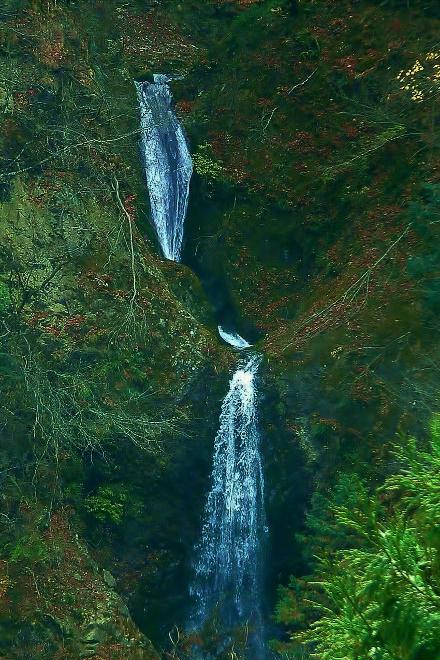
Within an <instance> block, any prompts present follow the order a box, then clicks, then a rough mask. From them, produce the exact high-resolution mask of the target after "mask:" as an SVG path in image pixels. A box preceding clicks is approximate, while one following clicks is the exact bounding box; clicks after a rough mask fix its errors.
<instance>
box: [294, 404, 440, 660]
mask: <svg viewBox="0 0 440 660" xmlns="http://www.w3.org/2000/svg"><path fill="white" fill-rule="evenodd" d="M394 454H395V458H396V460H397V461H398V462H399V464H400V466H401V468H400V470H399V472H398V473H397V474H395V475H392V476H390V477H389V478H388V479H387V480H386V481H385V484H384V485H383V486H382V487H381V488H379V489H377V490H376V492H375V493H374V494H373V495H372V496H371V495H368V491H367V489H359V488H357V491H356V492H357V496H358V501H357V502H356V503H353V501H350V503H349V506H348V505H339V504H336V503H333V504H332V505H331V509H330V511H331V514H332V515H333V516H334V519H335V523H336V526H337V527H338V528H339V529H340V530H341V533H342V532H344V531H345V533H346V534H347V545H350V546H354V547H348V548H347V547H346V548H345V549H341V550H336V551H335V552H334V553H332V554H331V555H330V556H329V555H328V554H327V556H326V557H325V558H321V559H319V563H318V570H317V574H318V576H319V577H317V578H315V579H314V580H309V583H308V586H309V587H312V586H313V587H314V589H315V593H316V598H315V600H314V603H313V604H314V607H315V611H317V612H318V614H319V617H318V618H317V619H316V620H315V621H313V622H312V623H311V624H310V626H309V628H308V629H307V630H306V631H305V632H304V631H303V632H297V633H295V634H292V642H293V643H294V644H295V645H296V644H298V643H302V644H306V646H307V647H308V648H310V649H312V657H318V658H320V659H321V660H339V659H344V660H345V659H347V660H360V659H361V658H374V659H375V660H388V659H390V660H391V659H397V658H399V659H400V658H401V659H402V660H403V659H404V660H425V659H426V660H434V659H436V658H440V526H439V523H440V476H439V475H440V416H436V417H435V418H434V419H433V420H432V423H431V440H430V446H429V448H428V449H423V448H420V447H419V445H418V443H417V441H416V440H415V439H409V440H408V441H407V442H405V443H404V444H402V443H400V444H399V445H396V446H395V447H394ZM355 538H356V539H357V541H356V542H354V539H355ZM307 595H309V594H307ZM312 598H313V597H312ZM306 606H307V607H309V606H310V601H309V602H308V603H307V605H306ZM284 614H285V613H284ZM285 618H286V617H285ZM294 623H295V622H294V621H293V620H292V621H291V624H292V627H293V625H294Z"/></svg>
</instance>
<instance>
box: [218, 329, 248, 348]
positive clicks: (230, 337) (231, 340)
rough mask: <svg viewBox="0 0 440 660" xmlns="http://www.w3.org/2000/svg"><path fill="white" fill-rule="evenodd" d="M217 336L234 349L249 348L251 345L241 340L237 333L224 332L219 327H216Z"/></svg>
mask: <svg viewBox="0 0 440 660" xmlns="http://www.w3.org/2000/svg"><path fill="white" fill-rule="evenodd" d="M218 334H219V335H220V337H221V338H222V339H223V341H225V342H226V343H227V344H230V345H231V346H233V347H234V348H239V349H242V348H250V347H251V344H250V343H249V342H248V341H246V339H243V337H241V336H240V335H239V334H238V333H237V332H234V331H232V330H231V331H228V330H225V328H223V327H222V326H221V325H219V326H218Z"/></svg>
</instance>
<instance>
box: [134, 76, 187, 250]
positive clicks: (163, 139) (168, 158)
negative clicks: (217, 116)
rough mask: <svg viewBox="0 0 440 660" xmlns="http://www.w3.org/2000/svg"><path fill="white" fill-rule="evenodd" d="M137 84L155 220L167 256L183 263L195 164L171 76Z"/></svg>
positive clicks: (144, 158) (154, 78)
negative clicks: (175, 104)
mask: <svg viewBox="0 0 440 660" xmlns="http://www.w3.org/2000/svg"><path fill="white" fill-rule="evenodd" d="M153 80H154V82H153V83H149V82H135V85H136V91H137V95H138V100H139V108H140V118H141V140H140V145H141V151H142V157H143V161H144V168H145V176H146V180H147V186H148V192H149V196H150V204H151V215H152V221H153V224H154V227H155V230H156V234H157V237H158V240H159V243H160V246H161V249H162V252H163V255H164V257H166V258H167V259H170V260H172V261H179V260H180V255H181V250H182V241H183V226H184V222H185V216H186V211H187V207H188V195H189V183H190V179H191V175H192V171H193V164H192V160H191V156H190V153H189V150H188V144H187V141H186V138H185V134H184V132H183V129H182V126H181V125H180V122H179V120H178V119H177V116H176V114H175V112H174V110H173V108H172V95H171V90H170V88H169V85H168V82H169V81H170V80H171V78H170V77H168V76H165V75H161V74H155V75H154V77H153Z"/></svg>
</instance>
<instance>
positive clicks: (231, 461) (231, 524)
mask: <svg viewBox="0 0 440 660" xmlns="http://www.w3.org/2000/svg"><path fill="white" fill-rule="evenodd" d="M259 364H260V356H258V355H255V354H254V355H251V356H249V357H248V358H247V359H246V360H243V361H241V362H240V364H239V365H238V368H237V370H236V371H235V373H234V374H233V376H232V379H231V381H230V383H229V391H228V393H227V395H226V397H225V399H224V401H223V404H222V408H221V413H220V427H219V430H218V432H217V435H216V438H215V442H214V458H213V467H212V475H211V490H210V492H209V494H208V497H207V500H206V505H205V513H204V523H203V529H202V534H201V539H200V542H199V544H198V546H197V548H196V561H195V566H194V568H195V577H194V581H193V584H192V585H191V594H192V596H193V598H194V601H195V611H194V614H193V617H192V621H191V627H192V629H200V628H201V627H203V624H204V623H206V622H207V621H208V620H209V618H210V617H211V616H212V615H216V616H217V617H219V619H220V622H221V624H223V625H224V626H225V627H226V628H228V627H234V626H240V625H243V624H248V625H249V629H250V631H251V634H250V640H251V641H250V645H251V647H252V656H250V657H252V658H263V657H264V650H263V646H264V645H263V629H262V628H263V624H262V614H261V588H262V585H261V580H262V567H261V563H262V557H261V553H262V540H263V536H264V533H265V514H264V481H263V470H262V461H261V455H260V434H259V431H258V419H257V389H256V378H257V372H258V367H259Z"/></svg>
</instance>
